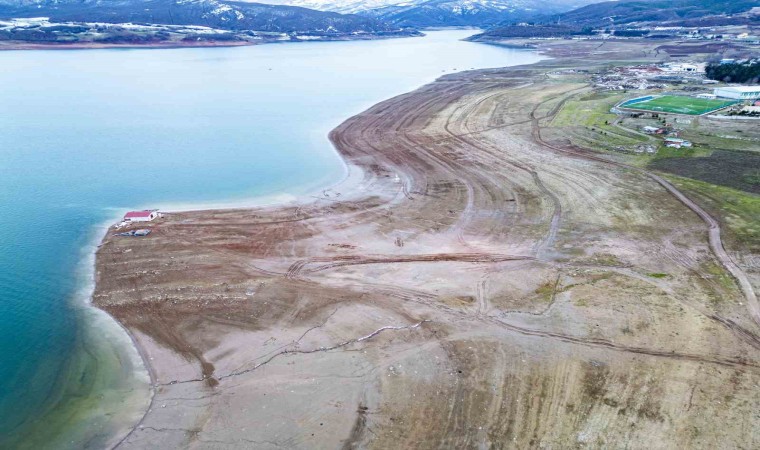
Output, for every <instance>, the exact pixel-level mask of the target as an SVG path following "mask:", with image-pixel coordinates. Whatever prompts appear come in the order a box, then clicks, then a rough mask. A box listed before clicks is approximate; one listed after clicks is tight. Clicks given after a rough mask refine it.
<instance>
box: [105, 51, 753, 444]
mask: <svg viewBox="0 0 760 450" xmlns="http://www.w3.org/2000/svg"><path fill="white" fill-rule="evenodd" d="M584 51H585V50H583V49H581V50H578V51H577V54H583V52H584ZM639 53H640V49H638V48H635V47H634V48H632V49H630V54H629V56H628V57H630V58H631V59H633V58H641V57H640V56H639ZM567 54H569V55H570V56H568V57H567V58H566V59H563V60H554V61H543V62H540V63H537V64H535V65H532V66H524V67H514V68H507V69H493V70H482V71H473V72H467V73H460V74H456V75H450V76H445V77H442V78H441V79H439V80H438V81H436V82H434V83H431V84H429V85H426V86H424V87H422V88H420V89H418V90H416V91H414V92H412V93H409V94H404V95H401V96H398V97H395V98H393V99H390V100H387V101H384V102H381V103H379V104H378V105H375V106H373V107H372V108H370V109H369V110H368V111H365V112H364V113H361V114H359V115H357V116H355V117H353V118H350V119H348V120H347V121H346V122H344V123H343V124H342V125H340V126H339V127H338V128H336V129H335V130H334V131H332V132H331V133H330V138H331V141H332V142H333V143H334V145H335V147H336V148H337V149H338V151H339V152H340V154H341V155H342V156H343V157H344V158H345V160H346V162H347V164H348V166H347V167H351V168H352V169H353V168H355V170H349V174H353V175H351V176H348V178H347V179H345V180H343V181H342V182H341V183H338V184H337V185H336V186H334V187H332V188H331V189H330V190H329V191H327V190H326V191H325V192H323V195H322V196H321V198H319V199H310V200H311V201H309V202H303V201H300V202H293V203H288V204H285V205H268V206H256V207H252V208H238V209H224V210H220V209H214V210H202V211H178V212H175V213H173V214H169V215H168V217H167V219H166V220H163V221H159V222H158V223H156V224H154V225H153V228H154V232H153V233H152V234H151V236H150V238H149V239H140V240H138V239H129V238H127V239H119V238H114V237H113V236H111V235H110V233H108V234H106V236H105V237H104V240H103V244H102V246H101V247H100V249H99V251H98V255H97V261H96V280H97V285H96V288H95V292H94V295H93V304H94V305H95V306H97V307H99V308H101V309H103V310H105V311H106V312H108V313H109V314H111V315H112V316H113V317H114V318H115V319H116V320H117V321H118V322H119V323H120V324H122V325H123V326H124V327H125V328H126V329H128V330H129V332H130V336H132V337H133V340H134V341H135V342H136V344H137V346H138V347H139V348H141V352H140V354H141V356H142V357H143V359H144V360H145V362H146V364H147V365H148V366H151V367H152V369H151V370H152V372H151V377H152V385H153V387H154V389H155V395H154V396H153V400H152V402H153V403H152V406H151V407H150V408H149V410H148V411H147V412H146V414H145V416H144V417H143V419H142V420H141V421H140V423H139V424H138V426H136V427H135V428H134V429H133V430H132V431H131V432H130V433H129V434H128V435H127V436H126V437H125V438H124V439H123V440H122V441H120V442H119V444H120V445H119V447H121V448H124V447H125V448H141V447H144V446H145V445H147V443H151V445H158V444H159V443H160V444H161V445H167V446H177V447H201V448H211V447H222V446H229V445H235V446H244V445H254V444H255V445H257V446H258V447H261V448H275V447H280V446H286V447H290V448H311V447H314V446H315V445H319V446H322V447H339V446H343V447H344V448H354V447H361V448H364V447H373V448H392V447H394V446H395V448H401V447H412V446H413V447H417V448H432V447H440V446H448V447H459V448H464V447H475V446H478V445H487V446H488V445H495V444H499V443H501V444H504V443H506V442H509V443H511V444H514V445H516V446H518V447H535V446H538V445H539V444H542V445H549V446H551V445H561V444H562V443H567V442H576V443H577V444H578V445H584V444H587V445H593V444H597V445H600V444H604V445H608V446H613V447H614V446H617V445H618V444H620V445H622V444H624V443H626V442H630V441H631V440H632V439H633V440H635V441H636V442H638V443H640V444H641V445H642V446H653V447H658V446H661V445H663V443H664V445H666V446H671V445H672V446H679V445H690V446H696V447H709V446H711V445H714V444H717V443H720V442H724V443H725V442H729V443H730V444H733V445H737V446H752V445H753V444H757V442H758V441H757V440H758V436H757V435H756V434H755V433H754V432H753V431H752V430H751V429H749V430H748V429H747V428H745V427H744V425H743V424H744V421H746V420H747V418H748V417H751V415H752V414H751V411H752V410H753V408H754V406H753V405H756V404H757V402H758V401H760V399H758V397H757V394H756V392H755V390H754V388H753V386H754V385H755V384H756V383H757V381H758V379H759V377H760V375H759V374H758V367H760V365H759V364H758V360H759V359H758V347H757V345H756V343H754V341H752V340H751V339H750V340H747V339H746V336H747V335H751V336H755V335H756V334H757V329H756V326H757V325H756V324H755V323H753V321H752V320H751V319H749V318H747V317H746V315H745V312H746V311H745V309H744V308H743V307H741V304H740V303H739V301H740V300H741V298H742V295H741V291H740V290H739V289H738V288H736V287H735V288H733V289H732V288H730V287H726V286H717V285H714V284H711V283H709V282H704V281H703V280H700V279H699V277H698V276H695V272H694V271H695V267H700V265H703V264H707V263H714V257H713V256H711V255H712V254H711V252H710V247H709V243H708V241H707V240H706V239H705V234H704V229H705V228H704V224H703V223H702V222H701V221H700V219H699V217H696V216H695V215H693V214H692V213H691V211H689V210H688V209H687V208H685V207H684V205H683V204H682V203H680V202H679V201H678V200H677V199H674V198H672V197H671V196H670V195H669V194H668V192H667V191H665V190H664V189H662V187H661V186H660V185H658V184H657V183H654V182H652V180H651V179H649V178H647V177H646V176H644V175H642V174H638V173H635V172H632V171H627V170H625V169H624V168H620V167H615V166H614V165H609V164H604V162H595V161H593V160H589V159H584V158H578V157H574V156H571V155H564V154H562V153H560V152H552V148H551V146H552V145H558V144H546V143H544V142H543V138H542V137H541V134H540V133H541V123H542V120H551V118H552V116H553V114H555V113H556V111H557V110H558V108H559V107H561V100H562V98H564V97H566V96H567V95H568V93H570V92H575V91H578V90H579V89H580V90H582V89H585V86H584V83H583V81H582V80H579V79H578V78H577V77H573V76H569V77H567V79H562V78H561V77H559V76H555V77H553V78H547V77H546V76H545V75H544V74H545V73H546V72H549V71H555V70H557V69H563V68H573V67H587V66H588V65H593V64H595V63H597V60H595V59H594V58H593V57H590V56H589V57H586V58H585V59H569V58H576V57H577V56H574V54H573V53H572V52H570V53H567ZM567 54H566V55H567ZM634 55H636V56H634ZM618 57H619V58H622V57H623V56H622V55H621V54H619V53H618ZM598 59H599V61H602V60H603V59H604V57H603V56H600V57H599V58H598ZM599 205H605V208H601V207H599ZM663 214H667V217H669V220H670V221H671V223H670V224H663V223H661V222H658V221H657V220H655V218H657V217H662V215H663ZM673 223H676V224H677V227H676V226H674V225H673ZM673 228H678V230H679V235H678V237H674V236H673V235H672V229H673ZM599 261H605V262H604V263H600V262H599ZM666 262H667V264H666ZM653 272H667V273H669V274H671V275H670V277H669V278H667V279H651V278H648V277H647V275H646V274H647V273H653ZM452 275H454V276H452ZM715 295H718V296H720V297H722V298H725V299H728V300H727V301H726V302H725V303H723V304H722V306H720V307H719V308H717V309H716V307H715V305H714V304H711V302H710V300H709V299H710V298H711V297H712V296H715ZM589 304H590V305H592V306H593V307H591V308H589V307H588V305H589ZM687 312H688V313H687ZM727 323H731V324H733V325H726V324H727ZM631 328H633V329H635V330H636V331H635V332H631V331H630V329H631ZM626 330H628V331H626ZM675 330H677V331H678V332H677V333H676V334H673V333H674V332H675ZM727 385H730V386H731V388H730V389H729V388H726V387H725V386H727ZM697 387H698V388H699V390H698V394H697V395H696V396H695V390H696V388H697ZM726 389H729V390H730V395H731V398H732V400H729V401H725V402H724V403H716V401H715V400H714V399H715V398H723V397H724V396H725V395H729V394H727V393H726V392H727V391H726ZM663 392H668V393H669V395H667V396H663V395H662V393H663ZM689 393H691V394H689ZM159 405H160V407H159ZM692 406H693V407H694V409H693V410H692ZM743 417H744V419H742V418H743ZM716 418H717V419H716ZM713 420H721V421H722V423H727V424H735V426H733V425H727V426H726V427H724V429H712V428H711V427H710V424H711V423H713ZM750 420H751V419H750ZM631 423H634V424H635V426H633V427H632V425H631ZM692 426H693V427H697V428H698V429H699V430H700V432H699V433H696V434H695V433H694V432H693V430H692V428H691V427H692ZM750 428H751V427H750ZM497 446H498V445H497Z"/></svg>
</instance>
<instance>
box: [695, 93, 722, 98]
mask: <svg viewBox="0 0 760 450" xmlns="http://www.w3.org/2000/svg"><path fill="white" fill-rule="evenodd" d="M697 98H704V99H707V100H714V99H716V98H718V96H717V95H715V94H708V93H705V94H697Z"/></svg>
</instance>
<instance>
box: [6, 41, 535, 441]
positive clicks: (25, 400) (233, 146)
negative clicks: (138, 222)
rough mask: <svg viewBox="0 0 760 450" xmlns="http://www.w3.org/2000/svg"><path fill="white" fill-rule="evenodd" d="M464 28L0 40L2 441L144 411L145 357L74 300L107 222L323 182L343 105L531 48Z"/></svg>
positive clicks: (529, 56) (55, 437) (335, 166)
mask: <svg viewBox="0 0 760 450" xmlns="http://www.w3.org/2000/svg"><path fill="white" fill-rule="evenodd" d="M472 33H473V32H472V31H437V32H430V33H428V35H427V36H426V37H424V38H410V39H394V40H382V41H355V42H325V43H292V44H291V43H288V44H274V45H262V46H256V47H237V48H197V49H161V50H148V49H140V50H124V49H110V50H84V51H6V52H0V448H6V447H7V446H14V447H15V446H22V445H25V446H28V447H31V448H42V447H45V446H49V447H55V448H66V447H70V448H83V447H91V448H98V447H100V446H102V445H103V444H104V443H105V442H106V441H107V439H108V437H109V436H112V435H113V433H114V432H116V431H117V430H118V429H119V427H123V426H124V425H125V424H129V423H130V421H132V420H134V418H135V417H137V416H135V415H136V414H137V415H138V416H139V414H141V409H142V408H143V407H144V404H145V401H146V395H147V394H146V393H147V387H146V384H145V383H146V382H145V377H146V375H145V372H144V369H141V368H140V364H139V359H137V356H136V353H135V351H134V349H132V348H131V347H130V346H129V345H128V343H129V339H128V337H127V336H126V334H125V333H124V332H123V331H121V330H120V328H119V327H118V326H116V325H115V324H114V323H113V322H112V321H110V319H109V318H107V317H105V316H104V315H103V314H102V313H99V312H97V311H95V310H94V309H93V308H91V307H89V306H87V304H86V302H87V296H88V292H89V291H88V280H90V279H91V276H92V275H91V274H90V273H89V272H88V268H89V267H90V264H91V263H92V259H91V252H92V250H93V248H92V244H93V242H97V241H98V240H99V233H102V225H103V224H104V223H107V222H108V221H109V220H112V219H113V218H115V217H118V216H119V215H120V214H122V213H123V212H124V210H125V209H128V208H137V207H149V206H153V205H159V204H161V205H164V204H178V203H185V204H190V203H199V202H219V201H234V200H242V199H247V198H254V197H260V196H266V195H272V194H279V193H289V194H294V195H297V194H302V193H305V192H307V191H309V190H310V189H314V188H316V187H318V186H322V185H325V184H331V183H333V182H336V181H338V180H340V179H341V177H342V176H343V174H344V168H343V164H342V162H341V161H340V159H339V157H338V156H337V154H336V153H335V151H334V150H333V148H332V147H331V145H330V143H329V141H328V140H327V133H328V132H329V131H330V130H331V129H332V128H334V127H335V126H337V125H338V124H339V123H341V122H342V121H343V120H345V119H346V118H348V117H350V116H351V115H353V114H356V113H358V112H361V111H362V110H363V109H365V108H367V107H369V106H371V105H372V104H374V103H376V102H378V101H381V100H383V99H386V98H389V97H392V96H394V95H397V94H401V93H404V92H407V91H409V90H412V89H414V88H416V87H418V86H420V85H422V84H425V83H427V82H429V81H432V80H434V79H435V78H437V77H438V76H440V75H442V74H444V73H451V72H454V71H461V70H466V69H470V68H486V67H501V66H509V65H518V64H527V63H532V62H535V61H537V60H539V59H540V57H538V56H537V55H536V54H534V53H530V52H525V51H520V50H513V49H507V48H502V47H497V46H490V45H484V44H476V43H469V42H462V41H459V39H461V38H464V37H466V36H468V35H470V34H472ZM130 399H131V400H130Z"/></svg>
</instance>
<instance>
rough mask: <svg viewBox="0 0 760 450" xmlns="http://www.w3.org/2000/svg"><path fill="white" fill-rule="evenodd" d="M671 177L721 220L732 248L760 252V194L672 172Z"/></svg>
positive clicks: (725, 237) (686, 192) (728, 244)
mask: <svg viewBox="0 0 760 450" xmlns="http://www.w3.org/2000/svg"><path fill="white" fill-rule="evenodd" d="M667 178H668V179H669V180H670V181H671V182H673V184H674V185H675V186H676V187H678V189H680V190H682V191H683V192H684V193H685V194H686V195H688V196H689V197H691V198H693V199H694V200H695V201H697V202H698V203H699V204H700V205H701V206H702V207H704V208H705V209H707V210H708V211H709V212H710V213H711V214H713V215H715V216H716V218H718V219H719V220H720V222H721V224H722V225H723V235H724V241H725V242H726V244H727V247H728V248H729V249H730V250H734V251H744V252H748V253H758V252H760V195H756V194H750V193H747V192H742V191H739V190H736V189H731V188H728V187H723V186H716V185H714V184H710V183H706V182H703V181H697V180H690V179H687V178H681V177H675V176H672V175H670V176H667Z"/></svg>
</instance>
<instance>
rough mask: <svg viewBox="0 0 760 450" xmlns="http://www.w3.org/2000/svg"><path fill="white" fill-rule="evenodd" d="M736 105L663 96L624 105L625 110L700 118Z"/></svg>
mask: <svg viewBox="0 0 760 450" xmlns="http://www.w3.org/2000/svg"><path fill="white" fill-rule="evenodd" d="M734 103H736V102H735V101H732V100H711V99H706V98H694V97H682V96H677V95H663V96H662V97H655V98H653V99H651V100H646V101H643V102H638V103H633V104H628V105H626V104H623V105H622V106H623V107H624V108H630V109H639V110H645V111H652V112H664V113H674V114H688V115H692V116H698V115H701V114H705V113H708V112H710V111H715V110H716V109H721V108H724V107H726V106H729V105H733V104H734Z"/></svg>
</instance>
